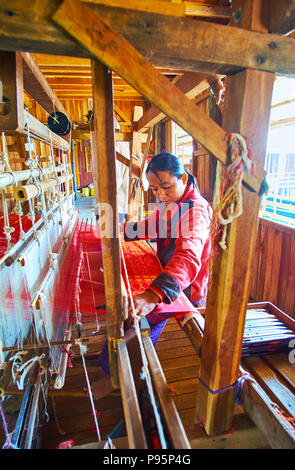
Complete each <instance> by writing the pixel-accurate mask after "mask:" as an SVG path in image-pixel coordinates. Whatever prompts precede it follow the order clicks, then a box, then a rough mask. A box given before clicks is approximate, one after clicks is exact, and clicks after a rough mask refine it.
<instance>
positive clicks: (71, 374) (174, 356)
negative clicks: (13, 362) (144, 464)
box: [42, 318, 268, 449]
mask: <svg viewBox="0 0 295 470" xmlns="http://www.w3.org/2000/svg"><path fill="white" fill-rule="evenodd" d="M95 326H96V325H95V324H94V323H92V324H87V325H85V329H84V331H83V334H84V335H89V334H91V333H92V332H93V331H94V330H95ZM86 328H88V329H86ZM105 337H106V332H105V327H104V326H103V325H102V326H101V329H100V332H99V334H98V335H93V338H92V340H91V343H90V344H88V348H87V371H88V374H89V380H90V382H91V383H93V381H94V380H97V379H99V378H101V377H102V376H103V375H104V373H103V372H102V370H101V369H100V367H99V366H98V365H97V360H96V358H95V356H96V354H97V353H98V352H99V351H100V350H101V348H102V346H103V344H104V341H105ZM73 350H74V351H75V353H76V354H77V355H76V356H75V358H74V359H73V368H68V370H67V376H66V383H65V386H64V387H63V389H62V390H61V394H60V396H54V397H48V409H49V410H50V413H51V419H50V422H49V424H47V425H46V426H45V428H44V432H43V435H44V438H43V443H42V448H46V449H54V448H56V447H57V446H58V445H59V444H60V443H61V442H64V441H68V440H72V441H73V442H74V445H75V446H81V445H85V444H87V443H97V442H98V438H97V433H96V429H95V424H94V419H93V415H92V411H91V406H90V400H89V398H88V397H87V396H86V395H85V397H76V398H75V397H73V396H62V395H64V394H65V393H67V392H69V393H71V392H75V393H77V392H82V393H83V387H86V380H85V373H84V369H83V367H82V363H81V358H80V356H79V351H78V349H77V347H76V346H75V347H74V348H73ZM156 351H157V354H158V357H159V359H160V362H161V365H162V368H163V371H164V374H165V377H166V380H167V383H168V386H169V387H170V389H171V393H172V395H173V398H174V400H175V404H176V407H177V410H178V412H179V415H180V417H181V420H182V422H183V425H184V428H185V430H186V433H187V436H188V439H189V441H190V443H191V446H192V448H204V449H205V448H241V449H242V448H246V449H253V448H267V447H268V445H267V443H266V441H265V439H264V438H263V436H262V435H261V433H260V431H259V430H258V429H257V428H256V427H255V425H254V424H253V423H252V421H251V420H250V418H248V416H247V415H246V414H245V413H244V412H243V409H242V408H241V407H240V406H238V405H235V413H234V420H233V428H232V429H231V430H229V431H228V432H227V433H225V434H223V435H219V436H215V437H210V438H209V437H208V436H207V434H206V432H205V431H204V429H203V427H202V425H200V424H194V411H195V401H196V390H197V385H198V381H197V376H198V370H199V364H200V361H199V358H198V356H197V355H196V353H195V351H194V349H193V347H192V346H191V344H190V342H189V340H188V338H187V337H186V335H185V333H184V332H183V331H182V330H181V329H180V327H179V326H178V324H177V323H176V321H175V320H174V319H173V318H172V319H170V320H169V321H168V323H167V324H166V326H165V329H164V331H163V333H162V335H161V336H160V338H159V340H158V343H157V345H156ZM95 407H96V410H97V417H98V423H99V428H100V433H101V438H102V440H105V439H106V438H107V436H108V434H109V433H111V432H112V431H113V430H114V428H115V427H116V425H118V423H120V421H121V420H124V414H123V408H122V401H121V397H120V392H119V391H118V392H113V393H111V394H110V395H108V396H107V397H105V398H103V399H100V400H95ZM113 442H114V443H115V446H116V448H121V449H124V448H128V443H127V439H126V437H124V436H123V438H121V439H114V440H113ZM98 446H99V445H98Z"/></svg>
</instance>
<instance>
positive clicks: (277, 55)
mask: <svg viewBox="0 0 295 470" xmlns="http://www.w3.org/2000/svg"><path fill="white" fill-rule="evenodd" d="M91 8H92V9H93V10H94V11H97V12H99V14H101V15H102V16H103V17H104V19H105V21H106V22H107V23H108V24H109V25H110V26H111V27H113V28H114V29H115V30H116V31H117V32H118V33H119V34H122V35H123V36H124V37H125V38H126V39H127V40H128V41H129V42H130V43H131V44H133V45H134V47H136V48H138V50H140V51H141V53H142V54H143V55H144V56H145V57H150V56H151V54H150V51H153V54H152V57H151V60H152V62H153V63H154V65H157V66H163V67H170V68H171V67H173V68H180V69H182V70H187V71H191V70H196V71H201V72H208V73H220V74H224V73H226V74H229V73H233V72H235V71H238V70H240V69H241V68H244V67H249V68H256V69H259V70H266V71H272V72H280V73H283V74H294V67H295V66H294V60H293V57H294V44H293V42H292V41H290V40H289V39H288V38H285V37H283V36H280V35H270V34H266V35H264V34H259V33H253V32H248V31H239V30H234V28H232V27H230V26H224V25H220V24H214V23H208V22H204V21H200V20H195V19H194V21H192V20H191V19H190V18H183V19H182V20H181V21H179V18H176V17H174V18H173V17H172V16H170V17H169V16H166V15H159V14H155V13H147V12H136V11H132V10H125V9H118V8H114V7H107V6H104V5H91ZM55 9H56V3H55V2H51V1H50V0H42V1H41V0H30V1H29V0H2V2H1V5H0V22H1V25H2V29H1V48H2V49H4V50H26V51H29V52H36V53H41V54H42V53H49V54H51V53H52V52H54V53H55V54H57V55H62V56H64V55H69V56H74V57H84V58H89V57H91V54H89V52H87V51H86V50H85V48H83V47H81V46H79V45H78V44H77V43H76V42H75V41H73V40H72V39H71V38H70V37H68V36H67V35H65V34H64V33H63V32H62V31H60V30H59V29H58V28H56V27H55V25H53V24H52V23H51V21H50V18H51V16H52V15H53V13H54V11H55ZM185 37H187V38H189V40H187V41H185V40H184V38H185ZM228 37H231V41H230V42H229V41H228ZM204 38H206V41H205V40H204ZM218 43H220V44H222V48H217V47H216V44H218ZM270 45H271V46H270Z"/></svg>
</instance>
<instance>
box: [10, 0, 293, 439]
mask: <svg viewBox="0 0 295 470" xmlns="http://www.w3.org/2000/svg"><path fill="white" fill-rule="evenodd" d="M69 4H70V5H71V7H73V9H72V11H76V13H77V17H76V18H71V19H69V20H68V19H67V17H66V13H67V11H68V10H67V8H68V7H67V6H66V5H69ZM233 4H234V8H235V9H236V8H238V7H242V8H244V9H246V13H247V14H246V15H244V18H245V19H244V20H243V27H244V28H245V34H244V33H243V34H244V36H243V37H244V38H247V40H249V41H250V40H251V38H252V37H253V38H254V36H255V34H256V33H252V32H251V31H250V30H251V29H254V30H259V31H263V33H264V32H267V29H266V28H263V27H262V26H261V25H257V24H255V19H257V13H258V9H259V8H260V7H261V3H260V2H259V1H258V0H253V2H246V1H244V0H241V1H238V0H236V1H234V2H233ZM63 7H64V8H65V12H64V13H63V10H62V9H63ZM80 8H81V9H82V5H80V4H78V2H69V1H68V2H64V3H63V4H62V6H61V9H60V10H59V11H58V12H57V13H55V20H56V21H57V22H58V23H59V24H60V25H61V26H63V27H64V28H65V29H69V28H70V27H72V26H73V22H74V21H75V19H76V20H78V19H79V14H78V13H79V11H81V12H83V11H84V10H83V9H84V8H85V7H83V9H82V10H79V9H80ZM89 11H90V10H89ZM95 11H97V12H98V14H99V8H96V7H95ZM114 14H115V13H114ZM73 16H74V15H73ZM90 17H91V21H93V22H94V23H95V24H97V25H99V26H98V30H99V28H102V30H104V28H103V24H102V23H101V22H99V21H98V19H99V18H98V16H97V15H93V14H91V15H90ZM112 19H113V21H114V16H113V17H112ZM169 21H170V20H169ZM170 23H173V20H171V21H170ZM241 25H242V23H241V22H240V24H239V26H241ZM216 26H217V25H216ZM50 27H51V28H52V24H51V25H50ZM75 28H76V30H75V29H73V30H74V32H73V30H72V31H70V34H73V35H74V36H75V35H77V31H79V33H81V32H83V35H81V34H80V35H79V38H78V39H79V41H80V42H82V43H83V42H84V46H85V45H86V48H85V47H84V48H80V49H79V48H78V49H79V53H80V54H81V55H82V56H83V55H85V54H86V55H87V54H89V55H90V56H93V55H94V56H96V57H97V58H98V59H100V60H102V61H103V62H104V63H106V65H108V66H109V67H112V66H113V63H112V60H111V59H110V58H109V57H107V56H106V55H101V53H100V48H99V46H98V45H97V44H95V50H93V49H92V48H91V46H89V44H88V39H89V37H88V36H87V32H85V31H81V28H80V29H79V25H78V24H76V26H75ZM214 28H215V26H214ZM214 28H213V29H214ZM223 28H224V27H219V26H218V27H217V30H220V31H221V30H222V29H223ZM225 28H226V27H225ZM211 29H212V28H211ZM211 29H210V31H209V30H208V34H211ZM213 29H212V30H213ZM239 29H240V28H239ZM246 30H248V31H247V32H246ZM224 31H225V30H224ZM241 31H242V30H241ZM239 33H240V31H239ZM33 34H34V33H33ZM88 34H89V33H88ZM212 34H213V35H214V33H212ZM82 36H83V37H82ZM263 36H267V40H268V41H269V44H271V43H272V42H271V40H272V39H273V41H274V42H273V43H272V44H276V46H275V47H274V48H270V49H271V50H272V49H275V48H276V47H277V44H278V41H279V43H280V46H281V47H282V49H281V51H280V52H281V57H283V56H284V47H285V46H284V43H283V41H282V38H281V37H275V35H274V37H273V38H270V35H269V34H266V35H265V34H260V35H259V36H255V37H256V39H257V41H258V43H260V40H262V39H263V40H264V39H266V38H263ZM81 37H82V38H81ZM216 37H217V33H216ZM235 37H236V36H235V33H234V34H233V38H234V39H233V43H235V42H234V41H235V40H236V39H235ZM116 39H117V40H118V41H119V42H120V43H121V44H123V46H122V47H123V50H124V48H125V52H127V51H128V53H130V51H131V49H130V48H127V49H126V47H127V46H126V43H125V42H124V40H123V38H120V36H117V38H116ZM58 41H59V43H58V53H60V51H61V50H62V51H63V53H64V54H65V55H66V53H69V50H71V51H72V53H74V52H75V50H77V49H75V48H76V44H75V45H74V44H72V43H71V41H70V40H69V39H68V38H67V39H64V43H63V42H62V33H61V31H60V30H59V36H58ZM29 42H30V40H29V39H27V43H28V44H29ZM41 42H42V41H41ZM8 43H9V39H8ZM6 44H7V40H6ZM288 46H289V47H291V48H292V47H293V46H291V45H290V44H288ZM6 47H7V46H6ZM10 47H11V46H10ZM71 48H72V49H71ZM87 49H88V50H89V51H91V52H89V51H88V52H85V50H87ZM289 50H290V49H288V52H287V46H286V49H285V53H286V57H287V58H288V59H289V57H290V53H289ZM40 51H42V45H40ZM210 52H212V51H211V50H209V61H210ZM268 53H270V54H271V52H270V50H268ZM206 54H208V49H207V50H206ZM237 56H238V57H237ZM266 56H267V53H266ZM138 57H139V55H138ZM242 57H244V58H245V60H244V62H243V63H242V59H241V58H242ZM248 59H249V54H248V55H247V53H245V54H244V53H243V52H241V49H239V51H238V53H236V56H235V58H234V60H235V61H236V63H238V62H239V65H240V67H241V66H242V67H245V66H246V67H247V66H251V67H252V68H254V69H257V70H258V71H256V70H253V71H252V70H251V71H250V70H248V69H246V70H245V71H242V72H240V73H238V74H237V75H236V76H235V77H233V78H231V79H230V80H229V87H228V89H229V90H230V93H229V97H228V98H227V103H229V101H230V97H232V96H234V97H236V99H237V97H238V96H239V97H240V100H239V101H238V105H237V106H236V113H237V116H236V122H237V125H236V128H235V129H234V127H235V126H233V125H232V124H233V123H232V121H231V120H230V112H229V107H228V111H227V113H228V114H227V118H226V119H227V124H226V125H225V127H226V128H227V129H228V130H230V131H233V130H235V131H236V132H240V133H242V134H244V135H245V136H247V137H248V138H249V136H250V137H253V136H254V134H255V132H256V127H255V124H256V122H255V120H253V122H252V123H250V121H251V119H252V118H253V114H252V112H251V109H249V105H248V104H247V103H249V101H250V102H251V100H253V99H255V100H256V103H257V95H256V93H257V86H258V87H259V89H260V93H261V104H263V103H264V104H265V107H264V109H265V112H266V115H263V116H261V117H262V118H263V119H262V120H261V121H262V124H261V127H260V128H259V129H260V130H259V133H260V134H259V135H260V137H261V141H260V146H259V145H258V143H257V140H258V139H251V138H250V139H249V140H250V142H251V144H252V145H254V148H253V150H254V154H255V156H257V155H258V156H259V160H258V163H259V164H260V165H261V166H262V164H263V161H262V158H263V156H264V152H263V147H264V145H265V132H266V125H267V113H268V112H269V108H270V95H271V85H272V79H273V77H272V74H271V73H270V74H268V72H263V71H261V70H268V71H269V72H274V71H278V72H280V71H281V72H282V71H285V73H286V69H287V71H288V70H289V71H290V70H291V69H292V67H293V65H292V64H290V61H289V60H287V59H286V61H285V62H286V63H288V64H290V67H289V69H288V65H286V66H285V67H286V68H285V69H284V70H283V69H282V65H281V63H280V62H279V61H278V60H277V62H276V63H275V64H274V63H272V67H271V66H270V62H271V60H269V61H267V60H264V61H262V60H260V61H259V60H257V62H256V63H255V64H254V65H253V64H251V61H250V60H248ZM134 60H135V66H136V58H135V59H134ZM204 60H205V59H204ZM247 60H248V62H247ZM262 64H264V65H262ZM121 65H122V64H121ZM123 65H124V64H123ZM145 65H146V63H145ZM116 66H118V64H117V65H116V64H115V65H114V70H115V67H116ZM208 67H209V65H208ZM93 70H94V73H93V77H94V93H96V91H95V90H96V86H98V83H97V77H98V76H99V73H101V74H102V71H101V70H100V72H99V65H98V64H97V63H96V62H95V61H93ZM148 70H149V73H150V75H151V76H152V77H153V79H154V80H155V82H157V83H160V84H161V85H163V89H164V90H166V91H167V87H166V84H165V82H164V81H163V80H161V79H160V77H159V75H158V74H157V72H156V70H154V69H153V68H151V67H149V68H148ZM221 70H222V68H219V71H220V72H221ZM229 70H231V71H233V70H235V71H236V70H237V69H234V67H232V68H231V69H230V66H229V67H228V69H227V72H228V71H229ZM116 71H117V70H116ZM120 72H121V73H122V76H124V74H126V76H127V78H129V80H130V81H131V78H132V77H131V76H130V73H134V69H133V70H132V71H130V70H129V69H128V64H125V67H123V68H122V69H120ZM215 72H216V69H215ZM117 73H118V72H117ZM119 74H120V73H119ZM100 76H102V75H100ZM139 76H140V71H138V75H137V77H139ZM141 78H143V77H142V76H141ZM149 78H150V77H149ZM103 83H105V79H104V81H103ZM131 83H132V84H134V82H132V81H131ZM136 85H137V87H138V89H139V90H140V91H141V92H142V93H143V95H145V96H147V98H148V99H149V100H150V101H152V102H153V100H154V102H155V104H156V105H157V106H158V107H159V108H162V111H163V112H165V114H167V115H168V116H170V117H171V118H173V119H174V120H175V121H178V122H181V123H183V121H182V120H181V117H180V116H179V110H178V111H177V109H175V104H174V103H170V102H169V103H168V101H169V93H168V94H167V96H166V99H164V100H163V101H161V103H159V101H157V98H156V97H155V96H154V94H153V93H152V90H151V87H147V88H146V85H148V84H146V83H144V86H143V85H142V84H141V83H140V82H136ZM170 89H171V90H172V88H171V87H170V88H169V90H170ZM173 91H175V90H174V89H173ZM99 93H101V95H102V96H101V99H102V100H104V99H105V97H104V94H103V92H101V91H99V90H97V95H99ZM253 96H254V98H253ZM179 99H180V100H182V99H183V97H182V96H180V95H179ZM184 102H185V103H186V101H185V100H184ZM186 104H187V103H186ZM187 106H188V105H187ZM262 107H263V106H262ZM176 108H177V105H176ZM255 108H256V109H257V108H258V106H257V107H255ZM187 109H188V110H191V107H188V108H187ZM104 110H105V113H106V112H107V110H106V104H104ZM181 112H183V110H181ZM112 121H113V119H111V121H109V122H112ZM254 122H255V124H254ZM185 124H187V123H185ZM206 125H207V127H208V128H207V131H208V132H209V133H207V134H206V135H205V134H204V133H203V131H204V129H203V130H201V129H199V125H198V123H196V122H193V123H191V124H190V125H189V126H188V127H189V132H190V133H191V134H192V135H193V137H195V138H196V139H197V140H199V141H200V142H201V143H202V144H203V145H204V146H206V147H207V148H208V149H209V150H210V151H211V152H212V153H213V154H214V155H215V156H217V157H218V158H219V159H221V160H222V161H223V163H225V162H226V148H225V142H224V136H225V133H224V131H221V130H220V129H219V128H218V127H216V126H215V124H213V122H209V121H208V122H207V121H206ZM253 128H255V129H253ZM254 130H255V132H253V131H254ZM215 131H216V141H214V138H215V137H212V135H213V134H214V132H215ZM200 133H201V134H202V135H201V137H200ZM209 134H210V135H209ZM96 137H97V136H96ZM108 137H110V139H112V141H111V142H109V141H107V138H108ZM212 139H213V141H212ZM220 143H221V146H220ZM208 144H210V145H208ZM104 145H105V150H104V152H105V154H106V155H107V148H110V147H107V146H109V145H110V146H111V147H114V146H113V131H112V129H109V130H107V129H105V130H104ZM218 147H221V148H218ZM111 151H112V153H111V154H113V155H114V149H113V148H112V149H111ZM104 152H102V153H100V154H97V163H98V166H99V167H100V168H102V167H103V168H102V169H101V170H100V169H98V174H99V172H100V171H101V172H102V173H101V174H102V175H103V178H104V179H105V174H104V170H105V168H107V165H109V164H112V163H109V162H107V159H106V155H105V156H104V157H103V158H104V160H101V157H100V156H101V155H103V154H104ZM111 171H112V170H111V169H110V170H109V172H108V175H110V174H111ZM262 179H263V172H260V173H259V177H258V179H257V178H256V179H255V178H254V181H253V179H250V182H249V183H250V186H252V187H253V186H254V187H255V190H256V192H254V193H250V192H246V191H244V196H245V197H244V201H245V210H244V216H243V218H242V219H239V220H238V221H236V222H235V223H234V224H233V225H232V227H231V229H230V234H229V243H228V252H227V253H225V254H224V255H223V256H222V257H221V258H220V260H219V261H218V263H217V265H216V266H217V268H216V269H215V273H214V280H215V281H216V286H218V287H216V289H215V292H214V295H213V293H212V294H209V300H208V312H209V316H208V317H207V318H209V317H212V319H213V321H212V322H210V321H208V322H207V325H209V322H210V323H211V325H209V326H208V328H209V329H210V328H211V329H212V328H213V330H214V329H216V328H217V322H216V321H215V322H214V320H216V316H217V312H219V314H218V315H219V319H218V322H219V325H222V324H223V325H224V324H225V323H227V324H230V323H231V320H232V319H234V335H233V336H232V335H230V334H226V331H225V330H224V329H222V334H221V336H218V340H217V344H215V345H213V344H211V343H209V342H208V336H209V334H208V331H206V330H205V332H204V340H203V341H204V345H205V348H204V349H205V359H204V360H203V359H202V364H201V367H202V366H203V365H207V366H208V369H207V371H208V370H209V375H208V376H207V377H206V379H208V382H209V383H208V382H207V383H208V385H209V386H210V387H211V388H213V389H215V388H221V387H222V386H223V385H225V386H226V385H230V383H232V382H233V381H234V380H235V379H236V378H237V374H238V369H239V358H240V354H239V351H238V352H237V353H235V354H234V355H233V356H232V357H227V359H228V360H229V361H230V364H229V365H228V367H227V372H228V374H227V375H225V376H224V377H221V376H220V375H219V374H216V371H218V369H219V368H220V367H221V363H220V360H222V359H220V358H219V356H218V354H217V353H218V352H220V349H219V348H220V345H221V344H222V342H223V343H224V342H225V341H226V339H227V340H228V342H227V347H229V345H230V346H235V345H237V344H238V345H239V344H240V345H241V335H242V331H243V323H244V313H245V307H246V302H247V292H248V283H249V272H250V261H251V256H252V252H253V245H254V239H255V228H256V227H255V225H256V220H257V214H258V204H259V197H258V194H257V192H259V189H260V185H261V182H262ZM101 181H102V180H100V183H101ZM108 191H109V189H108V188H100V195H101V194H102V195H103V196H104V197H105V195H106V194H108V196H107V199H108V200H109V201H111V200H113V197H114V194H110V193H107V192H108ZM253 207H255V209H254V211H253ZM251 212H254V214H253V215H251ZM246 227H250V228H251V236H250V237H246V235H245V228H246ZM238 237H241V239H242V240H243V241H245V243H246V246H247V248H246V249H245V247H244V256H243V262H242V266H241V264H240V266H239V267H237V266H236V265H237V262H236V261H237V259H238V256H239V253H238V252H237V250H236V244H237V240H238ZM113 248H114V253H115V258H116V259H117V260H118V246H117V247H113ZM111 251H112V247H111V246H110V245H107V246H106V251H105V253H106V254H107V253H111ZM111 255H112V257H111V258H113V253H111ZM105 266H106V267H107V269H105ZM232 266H234V267H235V271H234V273H233V271H232ZM104 270H105V272H106V273H107V274H106V280H107V281H109V280H110V278H114V276H115V277H116V279H117V281H118V282H117V283H116V284H109V283H108V282H106V288H107V290H110V292H112V289H116V290H115V292H114V294H115V295H114V297H113V298H114V302H113V305H112V303H111V300H109V301H108V304H107V311H108V322H109V320H110V323H109V332H110V333H109V338H110V339H111V344H112V345H113V347H112V349H111V351H110V352H111V354H112V355H114V356H116V354H117V349H116V346H117V344H119V343H120V342H121V341H122V328H121V326H120V325H121V322H122V318H124V314H123V305H122V293H120V287H119V286H120V282H121V280H120V277H119V276H118V273H117V274H116V273H115V270H116V266H115V264H114V262H113V261H111V262H110V259H109V258H108V260H106V261H105V263H104ZM244 270H245V272H246V281H245V282H244V283H243V282H242V280H243V276H244V274H245V273H244ZM234 278H235V279H238V280H239V284H240V285H242V292H241V291H240V290H238V291H237V295H236V298H233V299H230V297H229V296H228V294H226V292H225V290H223V287H222V286H223V285H224V286H226V285H227V284H228V283H229V285H230V286H231V287H232V288H233V287H235V288H237V287H238V286H237V283H236V282H234ZM114 286H116V287H114ZM218 288H219V289H220V292H219V291H218ZM232 290H233V289H232ZM222 291H223V292H222ZM212 292H213V291H212ZM210 295H211V297H210ZM214 298H215V299H216V298H218V299H219V302H218V305H215V303H214V301H213V299H214ZM233 301H235V308H234V312H235V315H234V316H231V315H230V308H229V302H232V303H233ZM237 305H238V306H237ZM225 307H226V308H225ZM231 308H233V305H232V304H231ZM229 331H230V333H232V332H233V330H232V328H230V330H229ZM113 332H115V335H114V336H112V334H111V333H113ZM212 333H213V334H212V337H214V331H212ZM231 336H232V338H231ZM206 348H207V353H206ZM210 351H211V353H212V351H213V353H214V361H216V363H215V364H212V363H210V361H209V360H207V361H206V355H208V357H209V352H210ZM114 362H115V365H116V363H117V361H116V360H115V361H114ZM224 366H225V365H224V364H222V367H223V368H224ZM202 372H204V368H203V371H202ZM205 373H206V374H208V372H206V371H205ZM113 378H114V381H115V382H116V374H115V372H114V373H113ZM203 378H204V377H203ZM224 381H225V382H226V383H223V382H224ZM199 395H200V396H199V398H200V400H198V411H199V414H200V416H202V417H203V418H204V415H205V422H206V430H207V431H208V433H209V434H210V433H213V434H214V433H217V432H221V430H223V429H226V428H228V427H229V425H230V421H231V417H232V402H233V400H232V398H233V397H232V391H231V392H225V394H224V395H223V396H222V397H221V395H219V396H216V397H214V398H212V397H211V396H209V394H208V392H207V391H205V390H201V391H200V392H199ZM221 398H222V399H221ZM221 410H222V411H223V412H224V410H226V413H223V414H224V415H225V416H224V417H222V419H221Z"/></svg>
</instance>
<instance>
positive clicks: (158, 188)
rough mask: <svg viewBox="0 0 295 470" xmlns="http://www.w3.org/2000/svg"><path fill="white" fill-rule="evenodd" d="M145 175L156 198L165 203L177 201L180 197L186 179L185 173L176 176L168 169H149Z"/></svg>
mask: <svg viewBox="0 0 295 470" xmlns="http://www.w3.org/2000/svg"><path fill="white" fill-rule="evenodd" d="M146 177H147V180H148V182H149V187H150V189H151V190H152V191H153V193H154V195H155V196H156V198H157V199H158V200H159V201H161V202H164V203H165V204H170V203H171V202H178V201H179V200H180V199H181V198H182V196H183V194H184V191H185V188H186V183H187V179H188V175H187V173H184V174H183V175H182V176H181V178H177V177H176V176H174V175H172V174H171V173H170V172H169V171H157V173H153V172H152V171H149V172H148V173H147V175H146Z"/></svg>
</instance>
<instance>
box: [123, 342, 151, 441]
mask: <svg viewBox="0 0 295 470" xmlns="http://www.w3.org/2000/svg"><path fill="white" fill-rule="evenodd" d="M118 361H119V375H120V386H121V392H122V400H123V407H124V415H125V423H126V428H127V435H128V442H129V448H130V449H147V443H146V438H145V434H144V430H143V424H142V418H141V414H140V409H139V405H138V400H137V395H136V389H135V385H134V381H133V376H132V370H131V365H130V360H129V356H128V351H127V347H126V343H125V341H120V343H119V344H118Z"/></svg>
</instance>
